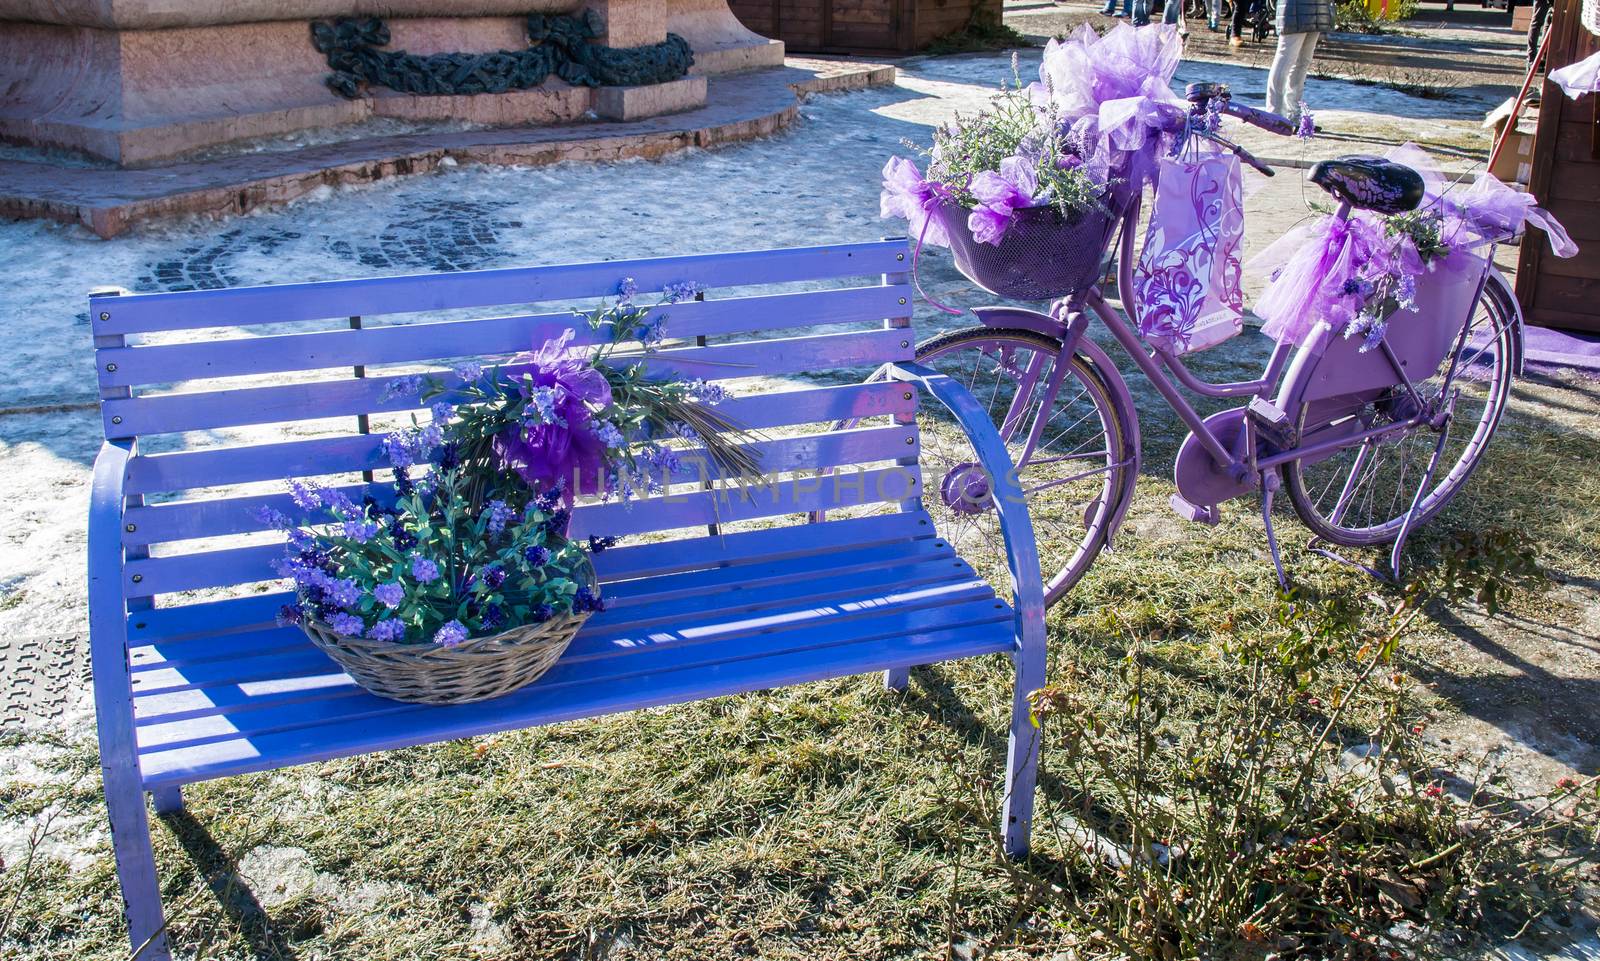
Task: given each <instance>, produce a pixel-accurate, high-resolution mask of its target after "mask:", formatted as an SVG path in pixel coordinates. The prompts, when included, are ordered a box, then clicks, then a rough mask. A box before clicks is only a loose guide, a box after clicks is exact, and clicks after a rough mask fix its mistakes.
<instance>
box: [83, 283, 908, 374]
mask: <svg viewBox="0 0 1600 961" xmlns="http://www.w3.org/2000/svg"><path fill="white" fill-rule="evenodd" d="M910 297H911V289H910V288H909V287H907V286H904V285H894V284H892V285H878V286H873V287H851V288H844V289H835V290H816V291H802V292H797V293H786V294H772V295H767V296H760V297H741V298H738V299H734V300H707V301H700V302H696V301H685V302H683V303H680V304H673V305H670V306H667V307H663V308H661V309H659V310H657V311H653V312H652V314H651V317H652V318H657V317H659V318H664V320H665V327H666V333H667V336H668V337H669V338H670V339H672V340H693V339H694V338H695V337H702V336H717V335H726V334H748V333H753V332H760V331H775V330H784V329H789V328H799V327H826V326H830V325H836V324H852V323H853V324H864V323H877V322H879V321H882V320H883V319H884V318H885V317H896V316H901V315H903V314H905V313H906V307H905V304H906V302H907V301H908V300H909V299H910ZM566 330H573V331H574V332H575V336H574V337H573V338H572V341H571V343H572V345H573V346H574V347H579V346H586V345H593V344H598V343H603V342H605V341H607V340H609V338H610V334H609V333H608V332H607V333H601V332H597V331H593V330H590V329H589V328H588V326H586V325H585V324H584V322H583V321H582V320H577V319H575V318H574V317H573V315H572V312H571V311H570V310H566V311H561V312H557V313H546V314H528V315H523V316H515V317H494V318H487V319H481V320H457V321H443V322H436V323H419V324H400V325H393V326H387V327H372V326H368V327H366V328H363V329H361V330H325V331H317V332H312V333H298V334H277V335H272V336H266V337H236V338H232V339H215V340H203V341H195V342H192V343H179V344H155V345H149V346H134V347H108V348H104V349H101V350H99V351H96V353H95V363H96V365H97V366H98V367H99V369H100V371H101V377H100V380H101V383H102V384H103V385H105V386H111V387H136V386H139V385H142V384H169V383H179V382H182V381H189V380H201V379H207V378H221V377H240V376H250V375H256V374H269V373H280V372H284V371H301V370H326V369H329V368H335V367H342V368H348V367H355V366H358V365H366V366H377V365H381V364H404V363H417V362H421V361H438V360H444V359H450V358H468V357H482V356H487V355H509V354H516V353H518V352H520V351H527V350H532V349H534V348H536V347H537V346H538V345H540V344H542V343H544V342H545V341H546V340H549V339H551V338H554V337H557V336H559V335H560V334H561V333H562V332H563V331H566Z"/></svg>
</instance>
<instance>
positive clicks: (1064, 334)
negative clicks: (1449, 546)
mask: <svg viewBox="0 0 1600 961" xmlns="http://www.w3.org/2000/svg"><path fill="white" fill-rule="evenodd" d="M1141 208H1142V198H1140V197H1137V196H1136V197H1134V198H1132V199H1131V200H1130V201H1129V203H1128V209H1127V210H1126V212H1125V213H1124V214H1123V217H1122V224H1121V227H1122V230H1121V234H1120V236H1119V238H1118V241H1117V243H1118V269H1117V287H1118V294H1119V297H1118V299H1119V301H1120V307H1121V308H1122V309H1120V310H1119V309H1117V308H1116V307H1113V306H1112V305H1111V303H1109V302H1108V301H1107V299H1106V297H1105V295H1104V293H1103V292H1102V291H1101V289H1100V288H1099V287H1098V286H1096V287H1094V288H1091V289H1090V290H1088V291H1086V292H1084V293H1082V294H1079V295H1076V296H1074V297H1071V298H1067V299H1064V300H1061V301H1058V302H1056V303H1055V304H1054V305H1053V306H1052V309H1051V312H1050V314H1049V315H1048V316H1046V315H1042V314H1038V313H1036V312H1034V311H1028V310H1023V309H1020V308H1013V307H994V308H979V309H978V310H977V311H975V312H976V313H977V314H978V316H979V318H980V320H982V321H983V322H984V323H985V324H989V325H991V326H1017V327H1024V328H1027V329H1033V330H1038V331H1039V332H1041V333H1046V334H1049V335H1051V336H1054V337H1055V338H1057V339H1058V340H1059V341H1060V344H1061V347H1060V353H1059V355H1058V356H1057V358H1056V363H1055V369H1056V370H1058V371H1059V370H1062V369H1064V367H1065V364H1066V362H1067V361H1068V360H1069V359H1070V358H1071V357H1072V355H1073V354H1074V353H1078V352H1085V351H1088V352H1089V353H1090V358H1091V361H1092V362H1094V363H1095V364H1096V365H1097V366H1099V367H1101V368H1102V369H1104V368H1106V367H1109V359H1108V358H1106V357H1105V355H1104V354H1103V352H1102V351H1100V350H1099V349H1098V348H1097V347H1095V346H1094V344H1093V341H1092V340H1089V339H1088V338H1087V337H1086V334H1087V329H1088V327H1089V325H1090V322H1091V318H1093V317H1098V318H1099V319H1100V321H1101V323H1102V324H1103V325H1104V326H1105V328H1106V330H1107V331H1109V332H1110V334H1111V335H1112V337H1113V338H1114V339H1115V340H1116V341H1117V343H1118V344H1119V345H1121V347H1122V349H1123V351H1124V352H1126V353H1127V355H1128V357H1129V358H1130V359H1131V360H1132V361H1133V362H1134V364H1135V365H1136V366H1137V367H1138V368H1139V370H1140V371H1141V372H1142V373H1143V374H1144V375H1145V377H1146V378H1147V379H1148V380H1149V381H1150V384H1151V386H1152V387H1154V388H1155V390H1156V392H1157V393H1158V394H1160V395H1161V397H1162V399H1163V400H1165V401H1166V402H1167V404H1168V406H1169V407H1170V408H1171V409H1172V411H1173V413H1175V414H1176V415H1177V417H1178V418H1179V420H1180V421H1182V422H1183V424H1184V425H1185V426H1186V427H1187V428H1188V429H1189V432H1190V437H1191V438H1192V439H1193V441H1194V443H1195V444H1196V445H1197V446H1198V451H1195V452H1193V453H1191V452H1190V451H1189V450H1188V445H1187V444H1186V445H1185V449H1184V450H1183V451H1180V454H1179V461H1180V463H1179V465H1177V470H1178V471H1179V472H1180V474H1181V471H1182V469H1183V466H1184V464H1183V462H1184V458H1185V457H1189V458H1191V465H1192V459H1193V458H1195V457H1197V456H1199V455H1200V453H1201V452H1203V455H1204V457H1205V458H1207V459H1208V460H1209V461H1210V464H1209V465H1208V469H1209V470H1210V471H1211V472H1213V473H1215V474H1216V475H1218V477H1219V481H1218V483H1219V489H1220V490H1221V491H1222V496H1219V497H1215V498H1206V499H1205V500H1204V502H1191V501H1189V500H1188V499H1186V498H1184V497H1183V496H1181V495H1182V484H1181V483H1180V495H1179V496H1178V497H1175V498H1174V502H1173V506H1174V508H1175V509H1178V510H1179V512H1180V513H1182V514H1185V515H1186V516H1188V517H1189V518H1190V519H1192V520H1205V521H1210V522H1213V523H1214V522H1215V521H1216V520H1217V519H1218V515H1217V513H1216V506H1217V504H1218V503H1220V502H1221V501H1222V500H1227V499H1231V498H1233V497H1238V496H1243V495H1245V494H1248V493H1250V492H1252V491H1255V490H1260V492H1261V493H1262V495H1263V497H1262V500H1263V517H1264V519H1265V522H1266V524H1267V534H1268V538H1269V544H1270V546H1271V548H1272V553H1273V558H1274V562H1275V563H1278V549H1277V544H1276V539H1275V537H1274V535H1273V533H1272V526H1271V516H1270V513H1271V503H1272V495H1273V494H1274V493H1275V492H1276V491H1277V489H1278V487H1279V482H1280V478H1279V476H1278V469H1279V468H1281V467H1283V466H1285V465H1287V464H1290V463H1293V462H1295V461H1299V460H1310V461H1314V460H1316V459H1318V458H1320V457H1324V456H1331V455H1332V454H1334V453H1336V452H1337V451H1339V450H1342V449H1345V448H1349V447H1354V446H1358V445H1371V444H1374V443H1376V442H1379V441H1382V440H1384V439H1385V438H1388V437H1391V436H1395V435H1403V434H1405V433H1407V432H1410V431H1413V430H1417V429H1419V428H1422V429H1435V430H1437V429H1438V428H1440V427H1442V426H1443V424H1444V422H1447V421H1448V418H1449V417H1450V414H1451V409H1452V408H1453V404H1451V403H1450V402H1449V401H1448V400H1446V401H1443V405H1444V406H1443V409H1442V410H1431V409H1430V408H1429V406H1428V405H1427V404H1425V403H1419V404H1418V411H1417V413H1416V414H1415V415H1414V416H1412V417H1409V418H1402V419H1398V420H1395V421H1393V422H1390V423H1386V424H1381V425H1378V426H1365V427H1363V426H1361V425H1360V424H1359V423H1358V422H1357V421H1356V419H1355V418H1352V417H1347V416H1346V417H1335V418H1332V419H1330V420H1329V421H1328V422H1327V423H1315V424H1305V423H1301V424H1296V425H1293V430H1292V432H1291V433H1290V435H1289V438H1290V439H1289V442H1288V443H1276V444H1272V445H1268V446H1267V447H1266V448H1265V449H1263V447H1262V445H1261V444H1260V439H1261V434H1260V432H1259V428H1258V426H1257V424H1256V422H1255V419H1254V418H1253V417H1252V413H1253V411H1252V407H1257V406H1259V409H1260V410H1262V411H1265V412H1267V413H1268V414H1269V415H1270V414H1277V415H1280V416H1282V415H1284V414H1286V412H1289V411H1295V410H1300V409H1301V406H1302V400H1303V398H1304V397H1305V391H1306V387H1307V385H1308V384H1310V383H1311V377H1312V374H1313V373H1314V372H1315V371H1316V368H1317V365H1318V364H1319V362H1320V361H1321V359H1322V350H1321V347H1323V346H1325V343H1326V342H1327V341H1328V340H1329V338H1331V337H1334V336H1336V334H1335V332H1333V331H1331V330H1325V331H1323V332H1322V334H1320V335H1319V336H1320V337H1321V338H1322V340H1323V342H1324V343H1322V344H1316V343H1314V344H1312V345H1309V346H1304V347H1301V346H1296V345H1294V344H1292V343H1289V342H1288V341H1280V342H1279V343H1277V344H1276V345H1275V346H1274V348H1273V350H1272V353H1271V355H1270V356H1269V358H1268V360H1267V364H1266V367H1265V369H1264V370H1263V371H1262V374H1261V376H1259V377H1257V378H1255V379H1253V380H1242V381H1230V382H1223V383H1213V382H1210V381H1206V380H1204V379H1202V378H1200V377H1198V376H1196V375H1195V374H1194V373H1193V372H1192V371H1190V370H1189V369H1188V367H1187V366H1186V365H1185V364H1184V363H1183V360H1182V359H1181V358H1180V357H1179V356H1178V355H1177V354H1175V353H1173V352H1172V351H1171V350H1169V349H1166V348H1164V347H1162V346H1158V345H1150V344H1147V343H1146V342H1145V341H1144V340H1143V338H1141V337H1140V335H1139V333H1138V330H1137V327H1136V326H1135V323H1136V322H1135V321H1134V319H1133V318H1135V317H1137V316H1138V306H1137V304H1136V303H1135V302H1134V301H1133V297H1132V295H1131V292H1132V291H1133V290H1134V289H1135V287H1134V283H1133V262H1134V247H1135V238H1136V234H1137V226H1138V223H1139V215H1140V211H1141ZM1350 214H1351V207H1350V205H1349V204H1343V205H1341V206H1340V208H1339V209H1338V211H1337V213H1336V215H1335V216H1337V217H1340V218H1348V217H1349V216H1350ZM1484 260H1485V263H1484V267H1483V270H1482V271H1481V272H1480V274H1479V276H1478V278H1477V286H1476V289H1475V290H1474V292H1473V298H1472V299H1471V300H1470V301H1468V303H1469V305H1476V304H1477V303H1478V302H1479V299H1480V298H1481V297H1482V296H1483V291H1484V286H1485V284H1486V283H1487V282H1488V277H1489V274H1490V272H1491V270H1492V264H1493V257H1492V251H1491V254H1490V256H1487V257H1485V258H1484ZM1470 309H1472V308H1471V307H1469V310H1470ZM1471 316H1472V315H1471V314H1470V313H1469V314H1468V315H1467V316H1466V317H1464V318H1463V319H1462V324H1461V326H1460V328H1459V332H1456V333H1455V334H1454V336H1453V340H1454V343H1453V346H1452V349H1451V350H1450V354H1449V355H1448V356H1450V357H1451V365H1450V367H1449V369H1448V372H1447V374H1446V378H1445V381H1444V385H1443V388H1442V390H1441V392H1440V395H1439V396H1440V397H1441V398H1444V397H1446V396H1447V395H1449V394H1450V387H1451V384H1452V383H1453V381H1454V378H1455V374H1456V369H1457V364H1458V362H1459V359H1460V356H1461V354H1462V351H1463V349H1464V348H1465V347H1466V346H1467V343H1466V336H1467V332H1468V328H1469V327H1470V323H1469V321H1470V318H1471ZM1511 323H1512V324H1514V325H1517V326H1518V327H1519V329H1520V324H1518V318H1517V317H1516V316H1513V318H1512V320H1511ZM1380 354H1381V356H1382V357H1383V358H1384V360H1385V361H1386V362H1387V364H1388V368H1389V370H1390V371H1391V372H1392V374H1393V383H1392V384H1389V385H1386V388H1399V389H1402V390H1404V391H1406V392H1407V393H1409V394H1410V395H1411V397H1412V398H1413V399H1415V400H1418V401H1420V400H1421V398H1419V397H1418V395H1417V393H1416V390H1415V388H1414V386H1413V385H1412V383H1411V381H1410V379H1409V376H1408V375H1407V372H1406V370H1405V367H1404V365H1403V363H1402V362H1401V360H1400V359H1399V358H1398V357H1397V356H1396V354H1395V352H1394V350H1393V349H1391V348H1390V346H1389V344H1388V342H1387V340H1385V341H1384V342H1382V344H1381V349H1380ZM1513 360H1515V359H1513ZM1513 369H1515V368H1513ZM1040 373H1041V370H1040V367H1039V366H1035V367H1030V368H1029V369H1028V370H1027V371H1024V372H1023V374H1022V381H1021V382H1020V383H1019V387H1020V388H1021V389H1019V391H1018V394H1017V400H1016V401H1014V406H1015V405H1019V404H1021V403H1022V402H1023V399H1024V398H1026V397H1028V396H1030V395H1031V394H1032V391H1033V388H1034V387H1035V386H1037V382H1038V377H1039V376H1040ZM1056 386H1057V385H1056V384H1053V383H1052V384H1048V385H1046V391H1047V396H1048V395H1053V392H1054V390H1055V388H1056ZM1108 386H1109V387H1110V388H1111V390H1112V391H1113V393H1115V394H1117V395H1118V397H1117V398H1116V401H1115V402H1116V403H1118V404H1120V405H1121V406H1122V407H1123V409H1124V410H1125V411H1128V412H1132V422H1133V423H1134V425H1135V427H1134V431H1133V435H1134V437H1135V438H1137V434H1138V431H1137V412H1136V408H1135V406H1134V404H1133V400H1132V395H1131V392H1129V391H1128V389H1127V387H1126V385H1125V384H1123V383H1122V381H1121V378H1120V377H1113V378H1108ZM1185 390H1188V391H1190V392H1192V393H1194V394H1197V395H1199V396H1202V397H1209V398H1216V399H1229V398H1237V399H1243V400H1245V401H1246V404H1245V406H1243V407H1236V408H1231V409H1228V410H1225V411H1222V412H1220V413H1218V414H1213V415H1211V416H1210V417H1209V418H1208V417H1204V416H1202V415H1201V414H1200V412H1199V411H1197V410H1196V409H1195V407H1194V405H1193V404H1192V403H1191V402H1190V400H1189V398H1188V397H1187V396H1185V394H1184V391H1185ZM1021 414H1022V411H1021V410H1020V409H1016V410H1012V411H1009V412H1008V413H1007V416H1006V418H1005V420H1004V422H1002V423H1001V424H1000V425H999V427H1000V430H1001V435H1002V436H1003V437H1006V438H1010V437H1011V436H1012V435H1013V434H1014V433H1015V431H1016V430H1017V429H1018V428H1019V427H1020V426H1021ZM1339 424H1342V425H1343V426H1336V425H1339ZM1040 426H1041V423H1040V421H1039V420H1038V419H1036V420H1035V423H1034V424H1033V426H1032V429H1031V430H1030V432H1029V436H1028V437H1027V439H1026V440H1025V442H1024V444H1023V448H1022V450H1021V451H1020V454H1019V458H1018V465H1019V467H1020V466H1021V465H1023V464H1026V463H1028V461H1029V460H1030V458H1031V457H1032V456H1033V454H1034V450H1035V446H1036V444H1037V443H1038V440H1039V438H1038V433H1039V428H1040ZM1223 426H1228V427H1231V428H1234V429H1233V430H1232V431H1230V432H1229V433H1230V434H1231V438H1230V437H1229V436H1226V435H1224V434H1223V433H1222V432H1220V431H1219V429H1218V428H1220V427H1223ZM1133 443H1134V444H1135V445H1137V439H1135V440H1134V442H1133ZM1443 446H1444V435H1443V433H1442V432H1441V438H1440V441H1439V442H1438V445H1437V448H1436V450H1435V454H1434V457H1433V460H1432V461H1431V462H1430V464H1429V465H1428V468H1427V470H1426V472H1425V474H1424V476H1423V479H1422V483H1421V484H1420V485H1419V487H1418V491H1417V494H1416V496H1415V497H1414V498H1413V501H1412V503H1411V507H1410V512H1409V514H1408V517H1407V522H1406V523H1405V524H1404V525H1403V526H1402V528H1401V532H1400V536H1399V538H1398V539H1397V540H1396V543H1395V546H1394V551H1393V555H1392V558H1391V566H1392V567H1393V569H1395V570H1398V561H1399V554H1400V550H1401V547H1402V546H1403V544H1404V541H1405V538H1406V535H1407V534H1408V533H1409V531H1410V528H1411V526H1412V525H1411V523H1410V522H1411V519H1412V518H1413V517H1414V515H1415V512H1416V510H1417V507H1418V504H1419V503H1420V502H1421V499H1422V496H1423V494H1424V492H1425V491H1426V490H1427V489H1428V484H1429V482H1430V481H1431V478H1432V477H1433V475H1434V472H1435V468H1436V467H1437V465H1438V457H1439V453H1440V452H1441V451H1442V450H1443ZM1273 448H1276V449H1273ZM1113 460H1114V463H1113V464H1112V467H1113V468H1117V467H1125V466H1127V465H1128V464H1130V463H1132V464H1134V465H1137V463H1138V461H1139V455H1138V451H1137V449H1135V450H1133V451H1131V452H1124V456H1122V457H1119V458H1114V459H1113ZM1136 472H1137V466H1135V467H1134V473H1136ZM1129 486H1131V483H1130V485H1129ZM1126 506H1127V504H1126V499H1123V503H1122V505H1121V509H1120V510H1119V511H1118V513H1117V515H1116V516H1115V517H1113V518H1111V519H1110V521H1109V524H1110V529H1111V531H1113V532H1114V531H1115V530H1116V529H1117V527H1118V526H1120V522H1121V518H1122V512H1123V511H1125V510H1126ZM1278 566H1279V571H1280V577H1281V576H1282V567H1281V563H1278Z"/></svg>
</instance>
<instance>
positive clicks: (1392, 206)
mask: <svg viewBox="0 0 1600 961" xmlns="http://www.w3.org/2000/svg"><path fill="white" fill-rule="evenodd" d="M1311 182H1312V183H1314V184H1316V185H1317V186H1319V187H1321V188H1322V189H1323V190H1326V191H1327V192H1328V193H1330V194H1333V195H1334V196H1335V197H1338V198H1339V199H1340V200H1343V201H1345V202H1346V203H1348V204H1350V206H1352V207H1359V208H1360V209H1362V210H1371V211H1373V212H1374V213H1380V214H1399V213H1405V212H1406V211H1407V210H1416V209H1417V205H1418V204H1420V203H1422V194H1423V191H1422V175H1421V174H1419V173H1417V172H1416V171H1415V170H1412V169H1411V168H1410V167H1407V166H1406V165H1405V164H1397V163H1395V162H1394V161H1392V160H1385V159H1383V158H1382V157H1369V156H1366V155H1364V154H1352V155H1350V156H1346V157H1335V158H1333V159H1332V160H1322V161H1318V162H1317V165H1316V166H1315V167H1312V168H1311Z"/></svg>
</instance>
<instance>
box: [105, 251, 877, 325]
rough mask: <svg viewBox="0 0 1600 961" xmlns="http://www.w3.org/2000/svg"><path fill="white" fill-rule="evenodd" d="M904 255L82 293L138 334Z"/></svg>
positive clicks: (567, 294) (755, 274) (719, 258)
mask: <svg viewBox="0 0 1600 961" xmlns="http://www.w3.org/2000/svg"><path fill="white" fill-rule="evenodd" d="M905 257H906V245H905V242H904V241H900V240H894V241H879V242H873V243H864V244H835V245H829V246H822V247H797V248H790V249H784V250H753V251H745V252H741V253H726V254H700V255H695V256H688V257H658V258H651V259H646V260H625V261H608V262H605V263H586V264H564V265H553V266H543V267H510V268H501V269H495V270H475V271H462V272H460V273H452V274H417V275H412V276H406V277H376V278H370V279H360V280H334V281H325V282H319V283H305V284H282V285H277V286H270V287H235V288H229V289H225V290H200V291H184V292H180V293H159V294H132V295H125V296H123V297H119V298H114V299H113V298H108V297H91V298H90V299H89V310H90V317H91V318H93V320H92V321H91V327H92V328H93V330H94V332H95V333H96V334H137V333H149V332H153V331H162V330H189V329H194V328H199V327H237V326H249V325H254V324H276V323H285V322H288V321H296V320H316V319H322V318H337V319H341V320H342V319H343V318H346V317H351V316H361V317H368V316H374V315H377V314H392V313H417V312H422V311H435V310H453V309H461V308H469V307H492V306H497V305H503V304H519V303H523V304H533V303H541V302H546V301H552V300H554V301H563V302H564V301H570V300H576V299H580V298H588V297H610V296H612V295H613V294H615V292H616V288H617V284H618V282H619V281H621V280H622V279H623V278H624V277H632V278H633V279H634V281H635V282H636V284H637V285H638V288H639V290H640V291H643V292H651V291H659V290H661V289H662V288H663V287H665V286H667V285H668V284H675V283H683V282H685V281H694V282H696V283H700V284H705V285H706V286H708V287H737V286H747V285H748V286H754V285H765V284H781V283H791V282H798V281H811V280H824V279H832V278H839V277H865V276H872V277H877V276H879V275H881V274H883V273H884V272H886V271H890V270H894V269H895V268H896V267H897V266H903V265H904V263H905ZM102 314H103V315H105V317H104V319H102V318H101V315H102Z"/></svg>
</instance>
